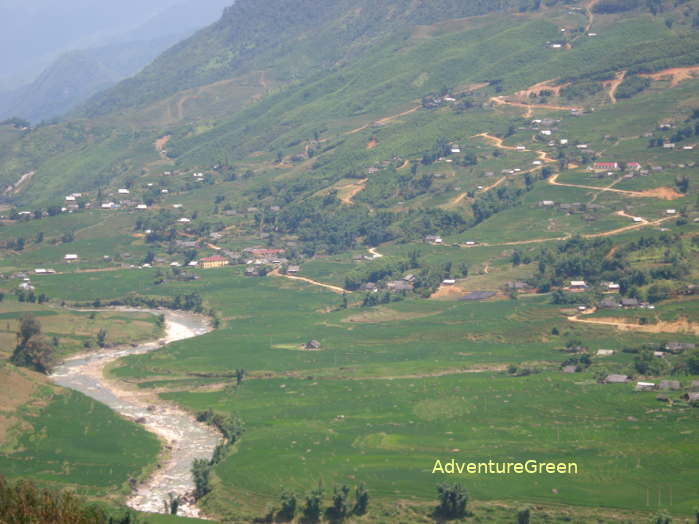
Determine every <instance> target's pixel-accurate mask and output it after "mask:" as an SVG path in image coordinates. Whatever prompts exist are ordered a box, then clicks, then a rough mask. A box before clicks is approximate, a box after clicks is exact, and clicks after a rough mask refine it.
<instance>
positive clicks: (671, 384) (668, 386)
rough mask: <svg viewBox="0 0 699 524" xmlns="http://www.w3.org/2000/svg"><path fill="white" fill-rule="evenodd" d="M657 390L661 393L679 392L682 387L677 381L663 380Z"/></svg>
mask: <svg viewBox="0 0 699 524" xmlns="http://www.w3.org/2000/svg"><path fill="white" fill-rule="evenodd" d="M658 388H659V389H661V390H662V391H679V390H680V389H682V385H681V384H680V381H679V380H663V381H661V382H660V385H659V386H658Z"/></svg>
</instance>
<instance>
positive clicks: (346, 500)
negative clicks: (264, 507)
mask: <svg viewBox="0 0 699 524" xmlns="http://www.w3.org/2000/svg"><path fill="white" fill-rule="evenodd" d="M351 491H352V490H350V488H349V487H348V486H346V485H342V486H335V487H334V488H333V492H332V494H331V499H330V504H329V505H328V506H327V507H326V508H325V510H323V487H322V485H321V484H318V486H317V487H316V488H314V489H313V490H311V492H310V493H309V494H308V495H306V496H305V497H304V498H303V502H301V501H300V500H299V498H298V497H297V496H296V494H294V493H292V492H290V491H284V492H283V493H282V494H281V496H280V498H279V502H280V507H279V508H278V509H276V508H274V509H271V510H270V511H269V512H268V513H267V515H266V517H265V518H264V519H262V520H263V521H265V522H275V521H276V522H279V521H281V522H291V521H292V520H294V519H295V518H296V517H297V516H298V515H300V516H301V517H302V519H303V522H306V523H314V522H319V521H320V519H321V516H325V518H326V519H327V520H328V521H330V522H342V521H344V520H345V519H347V518H349V517H351V516H362V515H364V514H366V513H367V511H368V509H369V491H368V490H367V489H366V487H365V486H364V485H363V484H360V485H358V486H355V488H354V498H353V500H351V499H350V493H351Z"/></svg>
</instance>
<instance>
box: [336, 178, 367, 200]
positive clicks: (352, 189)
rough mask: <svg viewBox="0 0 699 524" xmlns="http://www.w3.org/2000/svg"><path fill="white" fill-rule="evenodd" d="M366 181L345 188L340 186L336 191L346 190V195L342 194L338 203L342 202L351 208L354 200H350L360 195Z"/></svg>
mask: <svg viewBox="0 0 699 524" xmlns="http://www.w3.org/2000/svg"><path fill="white" fill-rule="evenodd" d="M366 182H367V179H366V178H365V179H363V180H360V181H359V182H357V183H356V184H347V185H346V186H342V187H340V188H338V189H341V190H347V189H349V191H347V192H346V193H343V194H342V195H341V196H340V202H342V203H343V204H345V205H348V206H351V205H352V204H354V200H352V199H353V198H354V197H355V196H357V195H358V194H359V193H361V192H362V191H363V190H364V186H365V185H366Z"/></svg>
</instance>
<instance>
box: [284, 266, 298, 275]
mask: <svg viewBox="0 0 699 524" xmlns="http://www.w3.org/2000/svg"><path fill="white" fill-rule="evenodd" d="M300 271H301V266H289V267H288V268H286V272H287V273H289V274H292V275H295V274H296V273H298V272H300Z"/></svg>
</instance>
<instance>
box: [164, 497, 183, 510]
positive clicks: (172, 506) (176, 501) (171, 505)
mask: <svg viewBox="0 0 699 524" xmlns="http://www.w3.org/2000/svg"><path fill="white" fill-rule="evenodd" d="M164 503H165V513H169V514H170V515H177V509H178V508H179V507H180V503H181V500H180V497H178V496H177V495H175V494H174V493H172V492H170V493H168V494H167V500H165V501H164Z"/></svg>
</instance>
